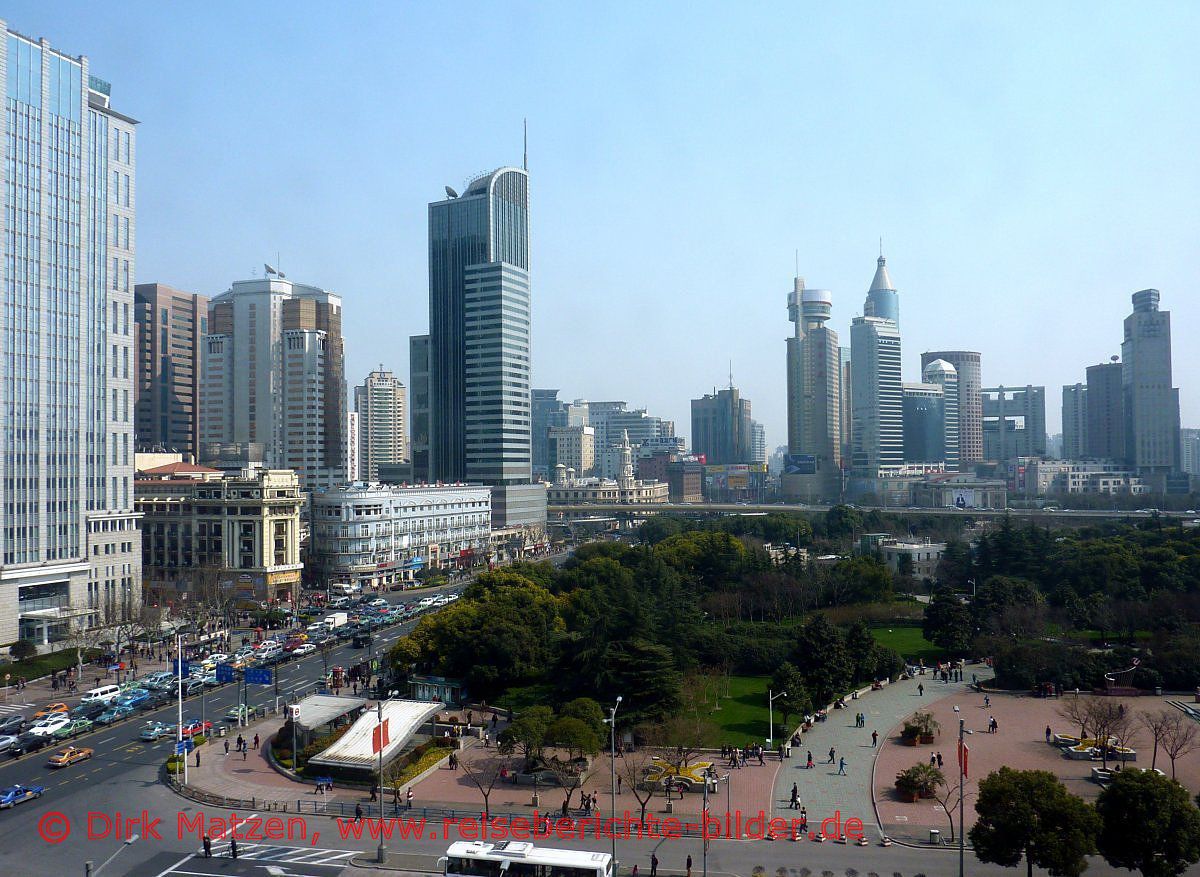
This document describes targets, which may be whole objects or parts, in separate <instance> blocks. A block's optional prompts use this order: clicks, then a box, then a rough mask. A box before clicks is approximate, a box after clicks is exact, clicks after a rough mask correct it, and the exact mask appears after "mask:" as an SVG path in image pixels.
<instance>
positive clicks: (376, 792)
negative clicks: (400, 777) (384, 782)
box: [371, 784, 379, 801]
mask: <svg viewBox="0 0 1200 877" xmlns="http://www.w3.org/2000/svg"><path fill="white" fill-rule="evenodd" d="M378 797H379V786H377V785H375V784H372V785H371V800H372V801H375V800H378Z"/></svg>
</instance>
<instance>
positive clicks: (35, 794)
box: [0, 786, 46, 810]
mask: <svg viewBox="0 0 1200 877" xmlns="http://www.w3.org/2000/svg"><path fill="white" fill-rule="evenodd" d="M45 792H46V787H45V786H9V787H8V788H7V789H3V790H0V810H7V809H8V808H9V807H15V806H16V805H17V804H24V803H25V802H26V801H32V800H33V799H34V798H40V797H42V795H44V794H45Z"/></svg>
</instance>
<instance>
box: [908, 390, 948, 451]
mask: <svg viewBox="0 0 1200 877" xmlns="http://www.w3.org/2000/svg"><path fill="white" fill-rule="evenodd" d="M904 462H905V463H908V464H915V465H924V464H931V463H943V464H944V463H945V462H946V391H945V388H944V387H943V386H942V385H941V384H929V383H921V384H905V385H904Z"/></svg>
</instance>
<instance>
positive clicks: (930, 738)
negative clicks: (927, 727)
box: [914, 734, 933, 745]
mask: <svg viewBox="0 0 1200 877" xmlns="http://www.w3.org/2000/svg"><path fill="white" fill-rule="evenodd" d="M921 742H922V743H924V744H929V743H932V742H933V735H932V734H922V735H921ZM914 745H915V744H914Z"/></svg>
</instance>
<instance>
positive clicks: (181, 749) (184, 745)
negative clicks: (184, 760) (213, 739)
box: [175, 740, 196, 755]
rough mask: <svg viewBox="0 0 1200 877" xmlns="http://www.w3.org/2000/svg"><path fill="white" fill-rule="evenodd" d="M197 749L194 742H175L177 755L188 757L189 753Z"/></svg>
mask: <svg viewBox="0 0 1200 877" xmlns="http://www.w3.org/2000/svg"><path fill="white" fill-rule="evenodd" d="M195 748H196V744H195V742H193V741H192V740H177V741H176V742H175V754H176V755H187V754H188V753H189V752H191V751H192V750H193V749H195Z"/></svg>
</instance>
